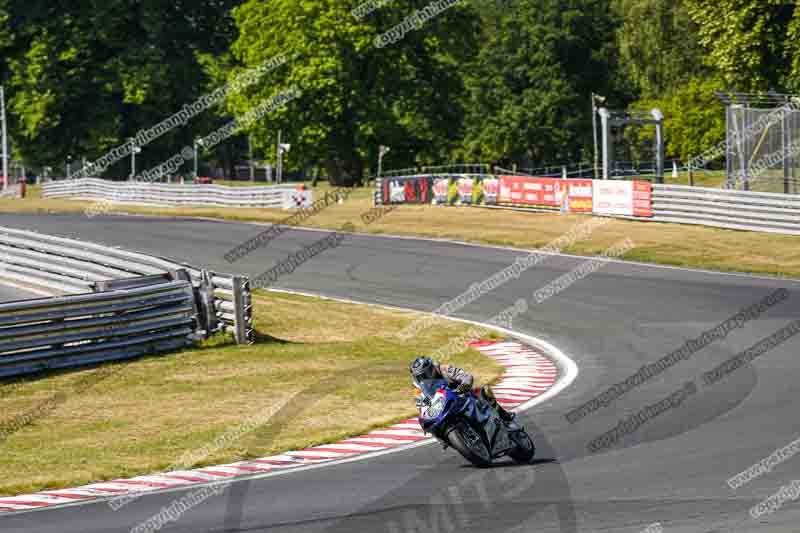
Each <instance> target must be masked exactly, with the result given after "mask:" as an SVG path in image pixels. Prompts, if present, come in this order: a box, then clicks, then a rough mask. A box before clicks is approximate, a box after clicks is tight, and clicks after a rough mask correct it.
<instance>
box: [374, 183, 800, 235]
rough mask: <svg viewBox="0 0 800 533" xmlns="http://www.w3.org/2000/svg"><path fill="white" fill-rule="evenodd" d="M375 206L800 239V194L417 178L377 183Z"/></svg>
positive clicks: (640, 185)
mask: <svg viewBox="0 0 800 533" xmlns="http://www.w3.org/2000/svg"><path fill="white" fill-rule="evenodd" d="M375 203H376V205H379V204H384V205H386V204H408V203H411V204H434V205H445V206H478V207H488V208H495V209H514V210H529V211H551V212H552V211H555V212H565V213H567V212H568V213H587V214H589V213H591V214H594V215H600V216H611V217H621V218H628V219H635V220H644V221H648V220H649V221H655V222H672V223H679V224H696V225H704V226H713V227H719V228H728V229H737V230H748V231H763V232H771V233H782V234H788V235H800V195H792V194H779V193H762V192H752V191H735V190H726V189H710V188H702V187H687V186H680V185H660V184H652V183H650V182H647V181H638V180H633V181H625V180H591V179H558V178H553V177H533V176H520V175H504V176H493V175H473V174H462V175H453V174H451V175H413V176H402V177H400V176H395V177H388V178H382V179H378V180H376V189H375Z"/></svg>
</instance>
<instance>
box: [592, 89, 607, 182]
mask: <svg viewBox="0 0 800 533" xmlns="http://www.w3.org/2000/svg"><path fill="white" fill-rule="evenodd" d="M605 102H606V97H605V96H600V95H599V94H594V93H592V136H593V137H594V179H598V177H599V175H600V149H599V148H598V146H597V104H598V103H599V104H600V105H602V104H604V103H605Z"/></svg>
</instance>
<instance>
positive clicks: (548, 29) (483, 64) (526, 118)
mask: <svg viewBox="0 0 800 533" xmlns="http://www.w3.org/2000/svg"><path fill="white" fill-rule="evenodd" d="M485 16H486V19H485V20H486V22H485V28H484V32H485V35H484V37H483V46H482V48H481V50H480V52H479V54H478V56H477V58H476V60H475V61H474V62H473V63H472V64H471V66H470V68H469V69H468V71H467V74H466V75H467V85H468V88H469V91H470V99H469V104H468V109H469V113H468V117H467V127H466V138H465V141H464V153H465V154H466V155H469V156H472V157H477V158H481V159H484V160H492V161H496V162H498V163H509V162H512V161H520V162H523V164H524V163H526V162H541V161H551V160H562V159H573V160H574V159H577V158H579V157H580V156H581V148H582V146H584V145H586V144H588V143H587V141H588V140H589V139H591V134H590V132H591V112H590V108H589V106H590V94H591V92H592V91H595V92H602V93H606V94H609V93H613V92H614V90H613V89H612V87H611V85H612V83H611V80H612V77H613V69H614V67H613V64H614V54H613V35H614V29H615V24H616V21H615V18H614V16H613V14H612V12H611V9H610V0H570V1H569V2H564V1H563V0H518V1H516V2H513V3H511V4H510V5H509V6H507V7H500V8H498V9H496V10H493V11H492V12H490V13H487V14H486V15H485Z"/></svg>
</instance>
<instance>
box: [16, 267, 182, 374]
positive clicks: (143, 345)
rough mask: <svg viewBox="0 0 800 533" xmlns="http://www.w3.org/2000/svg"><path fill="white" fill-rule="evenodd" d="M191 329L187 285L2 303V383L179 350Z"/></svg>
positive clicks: (175, 283)
mask: <svg viewBox="0 0 800 533" xmlns="http://www.w3.org/2000/svg"><path fill="white" fill-rule="evenodd" d="M196 329H197V310H196V308H195V302H194V291H193V288H192V285H191V284H190V283H189V282H187V281H164V282H161V283H155V284H149V285H145V286H141V287H133V288H129V289H122V290H113V291H108V292H98V293H92V294H80V295H76V296H61V297H55V298H40V299H36V300H27V301H20V302H11V303H6V304H0V377H2V378H5V377H9V376H19V375H24V374H30V373H34V372H41V371H43V370H52V369H60V368H68V367H75V366H82V365H88V364H94V363H100V362H108V361H115V360H121V359H128V358H131V357H137V356H141V355H146V354H151V353H157V352H162V351H166V350H173V349H178V348H182V347H184V346H187V345H189V344H191V343H192V342H193V341H194V340H196V339H195V338H194V335H195V332H196Z"/></svg>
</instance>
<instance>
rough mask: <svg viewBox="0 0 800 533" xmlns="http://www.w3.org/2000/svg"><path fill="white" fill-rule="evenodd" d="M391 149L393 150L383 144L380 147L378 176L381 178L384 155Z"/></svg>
mask: <svg viewBox="0 0 800 533" xmlns="http://www.w3.org/2000/svg"><path fill="white" fill-rule="evenodd" d="M389 150H391V148H389V147H388V146H383V145H381V146H379V147H378V177H379V178H380V177H381V170H382V168H383V156H385V155H386V154H388V153H389Z"/></svg>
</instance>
